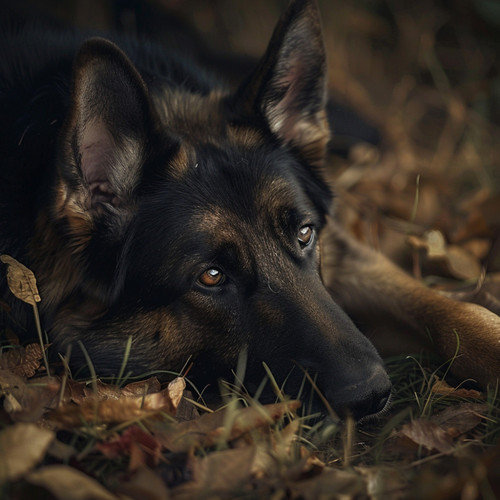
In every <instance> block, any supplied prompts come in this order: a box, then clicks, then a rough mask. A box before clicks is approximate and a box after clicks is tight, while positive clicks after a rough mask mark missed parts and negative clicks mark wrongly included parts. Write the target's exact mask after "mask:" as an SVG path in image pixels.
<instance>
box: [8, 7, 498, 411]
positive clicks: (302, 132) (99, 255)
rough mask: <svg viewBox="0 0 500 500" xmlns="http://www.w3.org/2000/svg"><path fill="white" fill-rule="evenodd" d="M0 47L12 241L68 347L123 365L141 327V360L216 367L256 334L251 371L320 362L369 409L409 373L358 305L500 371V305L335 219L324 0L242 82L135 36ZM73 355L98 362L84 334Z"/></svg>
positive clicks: (444, 350)
mask: <svg viewBox="0 0 500 500" xmlns="http://www.w3.org/2000/svg"><path fill="white" fill-rule="evenodd" d="M0 45H1V51H2V52H1V57H0V69H1V76H0V78H1V85H0V134H1V135H0V137H1V139H0V141H1V142H0V161H1V165H0V239H1V240H0V253H3V254H9V255H11V256H13V257H15V258H16V259H18V260H19V261H21V262H22V263H23V264H25V265H26V266H28V267H29V268H30V269H31V270H32V271H33V272H34V273H35V276H36V278H37V281H38V286H39V290H40V295H41V297H42V301H41V304H40V307H41V317H42V323H43V326H44V328H45V329H46V330H47V332H48V335H49V338H50V342H51V343H52V347H51V350H52V351H53V352H54V353H58V352H61V353H64V352H65V351H66V349H67V348H68V346H69V345H70V344H76V343H77V341H80V342H81V343H82V344H83V346H84V347H85V350H86V351H87V353H88V355H89V356H90V359H91V360H92V363H93V365H94V367H95V369H96V371H97V373H98V374H99V375H101V376H104V375H116V374H117V373H118V371H119V369H120V366H121V364H122V362H123V360H124V357H125V351H126V346H127V342H129V339H131V349H130V353H129V356H128V364H127V370H131V371H132V372H133V374H134V375H138V374H141V373H145V372H150V371H151V370H172V371H179V370H181V369H182V368H183V366H184V365H185V363H186V362H187V360H188V359H191V360H192V362H193V369H192V371H191V373H190V377H191V376H193V378H195V379H196V378H197V377H198V380H199V381H200V382H201V383H204V382H206V381H208V380H214V379H216V378H217V377H220V376H228V375H230V373H231V369H233V368H234V367H235V365H236V363H237V360H238V356H239V355H240V352H242V351H246V353H247V371H246V376H245V385H249V386H250V387H251V386H252V384H258V383H259V382H260V380H261V379H262V377H263V376H264V371H263V363H266V364H267V365H268V366H269V368H270V370H271V372H272V373H273V375H274V376H275V378H276V379H277V381H278V382H280V383H281V382H283V381H285V379H286V380H287V385H286V386H285V391H287V390H288V389H289V388H290V392H292V393H293V390H295V391H296V390H297V388H298V387H299V385H300V382H301V380H302V379H303V376H304V373H303V371H305V370H307V371H308V372H309V373H310V374H311V376H313V377H316V383H317V387H318V390H319V391H321V393H322V395H323V396H324V398H326V400H327V401H328V402H329V404H330V405H331V406H332V407H333V408H334V409H335V410H336V411H338V412H339V413H340V414H346V413H350V414H352V415H353V416H354V417H355V418H356V419H361V418H363V417H365V416H368V415H374V414H377V413H379V412H381V411H382V410H383V409H384V408H385V407H386V406H387V404H388V401H389V396H390V391H391V384H390V382H389V378H388V376H387V374H386V371H385V369H384V365H383V362H382V360H381V358H380V357H379V354H378V353H377V351H376V349H375V348H374V346H373V345H372V343H371V342H370V341H369V340H368V339H367V338H366V337H365V336H364V335H363V334H362V333H361V332H360V330H359V329H358V328H357V327H356V326H355V323H354V322H353V320H352V319H351V318H350V316H348V314H349V315H352V317H354V318H357V317H361V316H368V318H370V315H373V316H375V315H376V316H378V317H380V316H381V317H382V318H383V317H384V316H385V315H386V316H387V317H392V318H396V319H398V320H399V321H400V322H401V323H402V324H404V325H406V328H407V329H409V328H411V329H412V330H414V331H415V332H420V334H421V337H422V338H429V336H430V337H431V338H432V339H433V347H434V349H435V350H436V351H437V352H439V354H440V355H441V356H442V357H443V359H444V360H448V359H451V358H453V357H454V355H455V354H457V353H456V350H457V345H458V346H459V348H458V355H457V356H455V358H456V359H455V360H454V363H453V368H454V369H455V370H456V371H457V373H458V374H460V375H462V376H467V377H473V378H475V379H476V380H477V381H478V382H479V383H481V384H483V385H486V384H488V383H496V381H497V377H498V374H499V373H500V371H499V370H500V318H499V317H498V316H497V315H495V314H493V313H491V312H488V311H487V310H486V309H483V308H482V307H480V306H478V305H475V304H466V303H463V304H460V303H458V302H454V301H452V300H450V299H448V298H446V297H444V296H441V295H439V294H438V293H436V292H433V291H430V290H427V289H426V288H424V287H423V286H422V285H421V284H419V283H418V282H416V281H414V280H413V279H412V278H410V277H408V276H406V274H404V273H403V271H400V270H399V269H397V268H396V267H395V266H393V265H392V264H391V263H389V262H388V261H387V260H386V259H385V258H383V257H382V256H380V255H378V254H376V253H374V252H373V251H372V250H369V249H368V248H364V247H362V246H360V245H358V244H357V243H356V242H355V241H354V240H352V239H350V238H349V237H348V236H347V235H346V234H345V232H343V230H342V229H341V228H339V227H338V224H337V222H336V221H335V214H334V211H333V209H332V207H333V206H334V205H335V204H332V199H333V197H332V193H331V191H330V188H329V187H328V185H327V183H326V182H325V181H324V180H323V175H322V168H323V166H324V163H325V158H326V153H327V150H328V144H329V140H330V125H329V122H328V117H327V113H326V106H327V92H326V81H327V77H326V64H325V49H324V46H323V41H322V34H321V27H320V19H319V14H318V10H317V7H316V5H315V3H314V1H313V0H292V1H291V3H290V4H289V6H288V8H287V10H286V11H285V12H284V14H283V16H282V17H281V19H280V21H279V23H278V25H277V27H276V29H275V31H274V33H273V36H272V39H271V41H270V43H269V46H268V49H267V51H266V53H265V54H264V56H263V57H262V59H261V60H260V62H259V63H258V65H257V67H256V68H255V70H254V71H253V72H252V73H251V74H250V75H249V76H248V77H247V78H246V79H244V80H243V81H242V83H241V84H240V85H239V87H237V88H236V89H228V88H226V87H225V86H224V85H222V84H221V83H220V82H219V80H218V79H216V78H214V77H212V76H210V74H209V73H207V72H206V71H204V70H203V69H201V68H200V67H199V66H198V65H197V64H195V63H193V62H192V61H188V60H186V58H185V57H183V55H182V54H179V53H175V52H173V51H171V50H167V49H165V48H163V47H157V46H153V45H151V44H148V43H142V42H141V43H140V42H138V41H136V40H131V39H120V38H119V37H115V38H113V41H110V40H108V39H103V38H90V39H85V37H84V36H83V35H77V34H70V35H68V34H65V35H59V34H54V33H50V32H44V33H43V32H41V31H38V32H37V31H36V30H31V31H30V30H25V31H23V30H18V31H17V32H15V33H10V34H5V33H4V34H2V40H1V44H0ZM320 254H321V255H320ZM320 256H321V259H320ZM320 260H321V262H320ZM2 274H3V277H5V274H4V269H2ZM5 281H6V280H5V279H3V284H2V297H3V300H4V302H9V303H10V304H11V305H12V307H14V306H15V304H14V301H15V299H13V298H12V297H11V296H10V293H9V291H8V289H7V287H6V284H5ZM395 341H397V340H395ZM457 341H459V342H458V343H457ZM71 364H72V366H74V367H79V366H80V367H81V366H83V365H85V364H86V361H85V357H84V353H83V352H82V350H81V349H79V348H78V347H77V346H75V347H74V348H73V350H72V357H71Z"/></svg>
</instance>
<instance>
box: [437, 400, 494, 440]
mask: <svg viewBox="0 0 500 500" xmlns="http://www.w3.org/2000/svg"><path fill="white" fill-rule="evenodd" d="M487 414H488V405H487V404H477V403H462V404H460V405H458V406H450V407H448V408H446V409H444V410H443V411H441V412H439V413H437V414H436V415H434V416H433V417H432V418H431V421H432V422H434V423H435V424H437V425H439V426H440V427H441V428H444V429H446V432H447V433H448V434H450V435H461V434H465V433H466V432H468V431H470V430H472V429H474V428H475V427H477V426H478V425H479V424H480V423H481V421H482V420H483V419H484V418H485V417H484V415H487Z"/></svg>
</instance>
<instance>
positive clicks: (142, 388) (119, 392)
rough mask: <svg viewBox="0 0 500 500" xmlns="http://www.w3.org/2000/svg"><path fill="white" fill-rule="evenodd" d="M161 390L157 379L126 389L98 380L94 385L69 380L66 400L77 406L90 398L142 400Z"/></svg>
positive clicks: (130, 385) (144, 381)
mask: <svg viewBox="0 0 500 500" xmlns="http://www.w3.org/2000/svg"><path fill="white" fill-rule="evenodd" d="M160 390H161V384H160V382H159V380H158V379H157V378H156V377H151V378H149V379H147V380H141V381H139V382H133V383H131V384H127V385H126V386H125V387H119V386H117V385H113V384H105V383H104V382H102V381H101V380H96V381H95V382H94V383H92V384H90V383H89V384H86V383H83V382H75V381H74V380H68V382H67V398H66V399H71V401H73V402H74V403H76V404H82V403H84V402H85V400H86V399H88V398H94V399H97V400H99V401H104V400H106V399H120V398H128V397H140V398H142V397H144V396H146V395H148V394H152V393H155V392H159V391H160Z"/></svg>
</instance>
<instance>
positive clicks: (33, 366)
mask: <svg viewBox="0 0 500 500" xmlns="http://www.w3.org/2000/svg"><path fill="white" fill-rule="evenodd" d="M42 359H43V352H42V348H41V347H40V344H28V345H27V346H26V347H22V346H16V347H15V348H13V349H8V350H4V351H3V352H2V353H1V354H0V370H9V371H11V372H12V373H14V374H16V375H19V376H20V377H26V378H30V377H32V376H33V375H35V373H36V371H37V370H38V368H40V365H41V361H42Z"/></svg>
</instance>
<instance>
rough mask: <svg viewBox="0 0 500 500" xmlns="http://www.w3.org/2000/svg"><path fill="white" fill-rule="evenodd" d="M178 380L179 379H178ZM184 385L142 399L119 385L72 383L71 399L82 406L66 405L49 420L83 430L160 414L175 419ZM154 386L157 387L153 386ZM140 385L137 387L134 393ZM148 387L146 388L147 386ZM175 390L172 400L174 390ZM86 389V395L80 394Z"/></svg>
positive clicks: (168, 388)
mask: <svg viewBox="0 0 500 500" xmlns="http://www.w3.org/2000/svg"><path fill="white" fill-rule="evenodd" d="M176 380H177V379H176ZM181 380H182V382H180V381H176V382H175V384H174V385H173V386H172V385H171V384H172V382H171V383H170V384H169V385H168V386H167V387H166V388H165V389H163V390H162V391H160V392H154V393H151V394H144V395H140V396H127V395H126V394H129V393H130V392H129V391H128V390H127V391H124V390H122V389H120V388H118V387H116V386H112V385H108V384H103V383H102V382H99V383H98V384H97V385H96V386H97V389H96V390H92V389H91V387H85V386H84V387H83V389H82V388H81V387H79V386H78V385H77V384H76V385H75V383H73V384H70V386H69V387H70V389H69V390H70V392H71V398H72V400H73V401H75V402H77V403H79V404H78V405H74V404H71V403H66V404H64V405H62V406H61V407H59V408H58V409H57V410H54V411H52V412H51V413H50V414H49V415H48V418H49V419H50V420H51V421H52V422H53V423H55V424H58V425H61V426H63V427H65V428H72V427H80V426H81V425H82V424H83V423H84V422H96V423H101V424H103V423H121V422H127V421H129V420H134V419H137V418H144V417H148V416H151V415H153V414H155V413H158V412H164V413H168V414H169V415H172V416H174V415H175V412H176V410H177V406H176V404H177V402H178V400H179V395H178V390H179V387H180V386H181V385H182V384H185V382H184V380H183V379H182V378H181ZM153 385H154V384H153ZM137 387H138V386H135V387H134V390H135V389H137ZM145 387H146V386H145ZM172 387H174V390H173V395H174V398H175V401H172V398H171V391H172ZM79 389H82V390H83V394H82V393H81V392H79Z"/></svg>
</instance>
